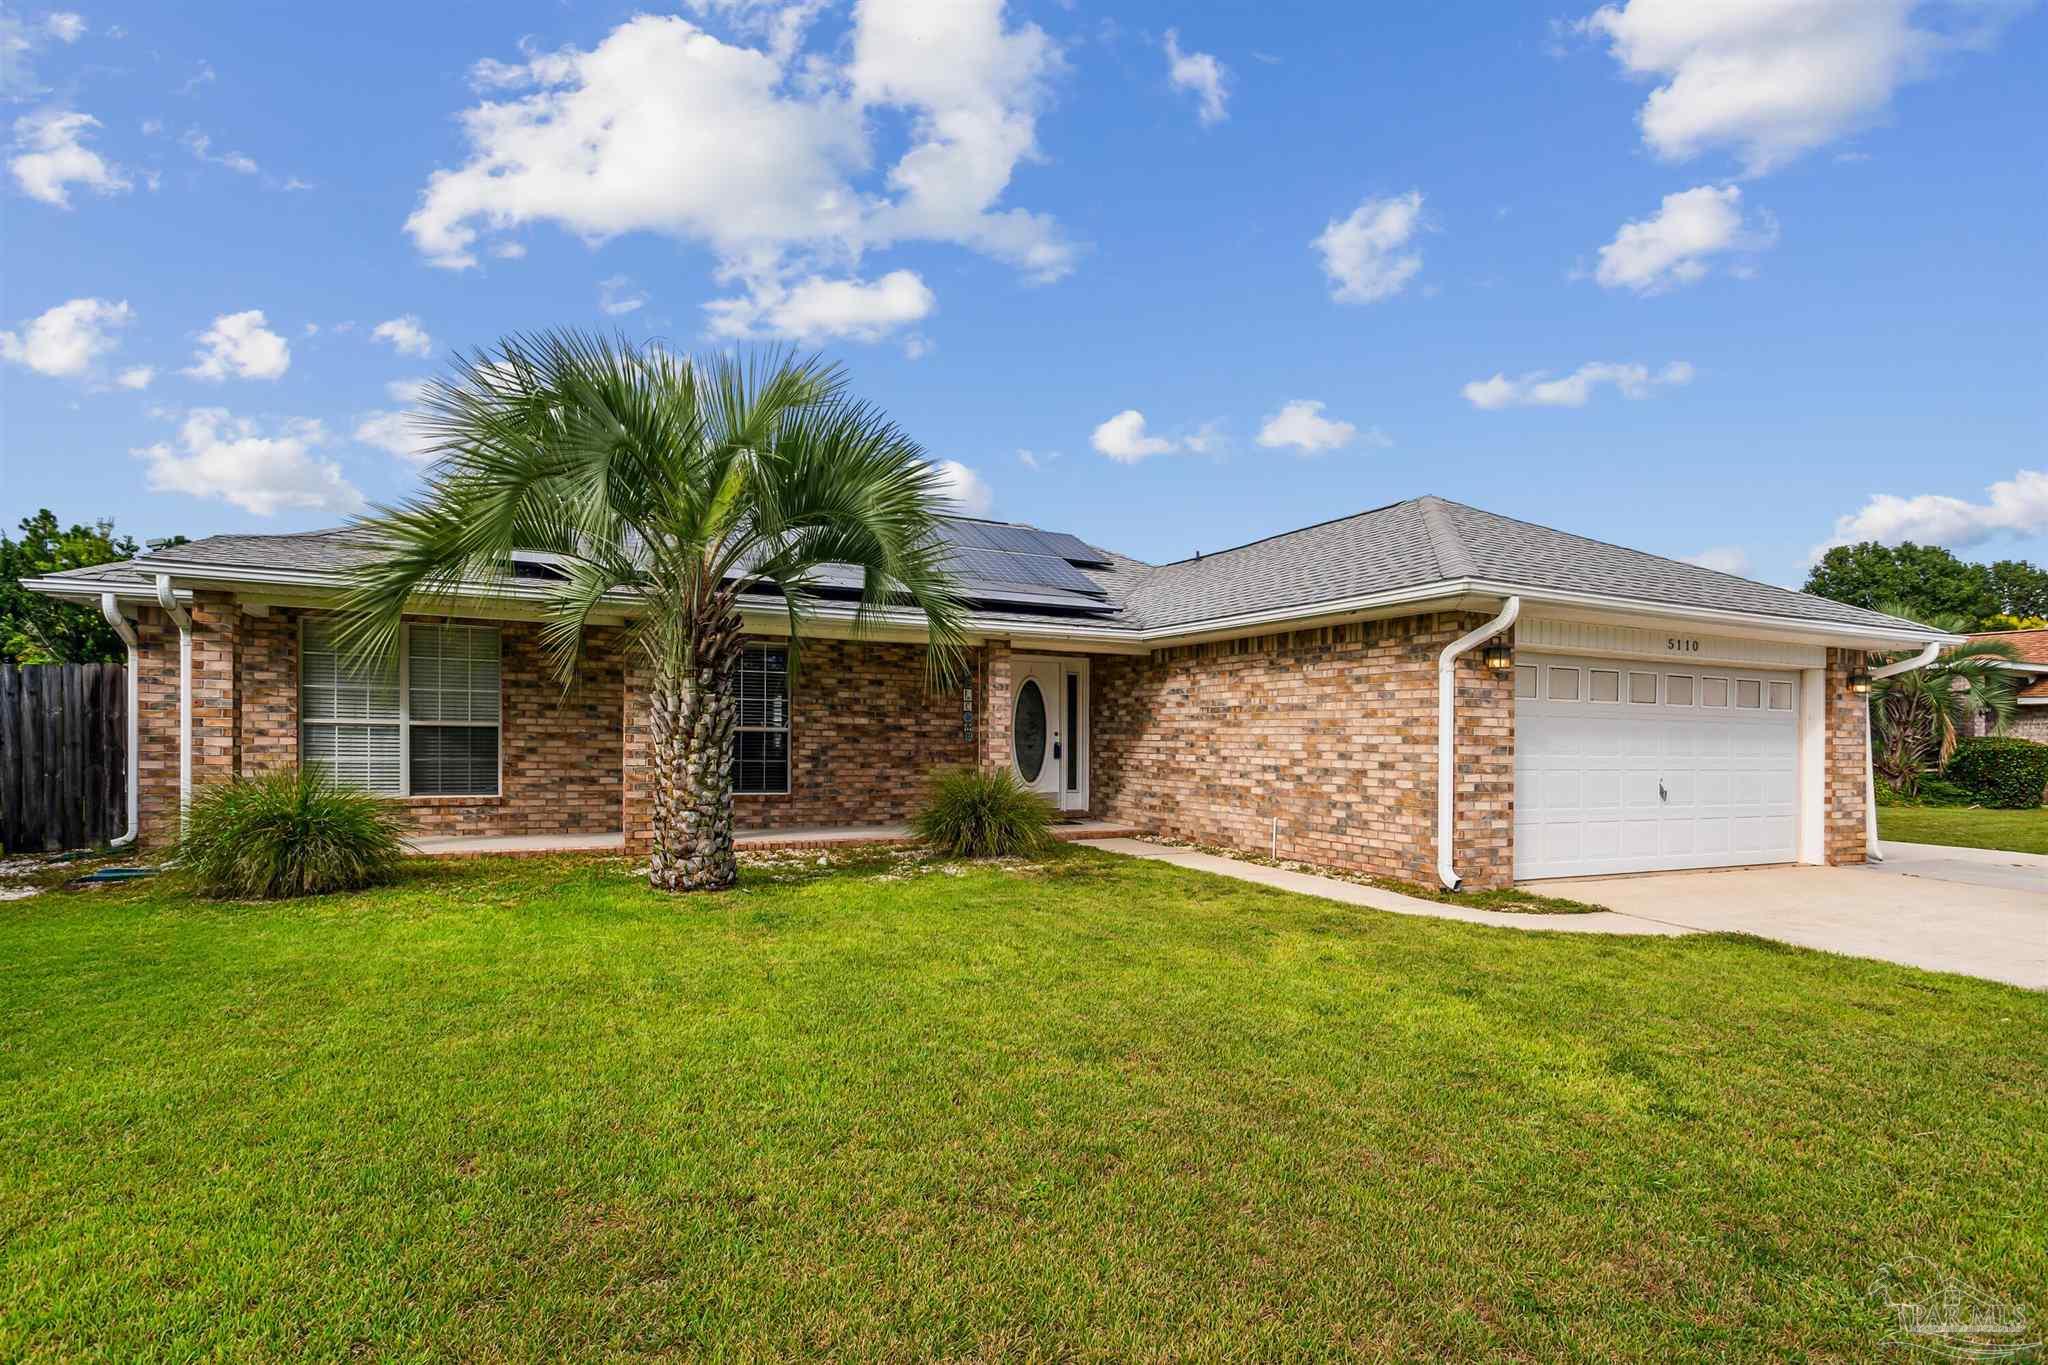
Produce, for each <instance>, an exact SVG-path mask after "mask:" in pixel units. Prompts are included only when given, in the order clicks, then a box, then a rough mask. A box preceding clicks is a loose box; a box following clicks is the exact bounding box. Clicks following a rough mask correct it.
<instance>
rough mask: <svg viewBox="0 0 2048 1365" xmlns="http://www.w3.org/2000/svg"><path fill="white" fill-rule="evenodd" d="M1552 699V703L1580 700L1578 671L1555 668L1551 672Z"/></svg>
mask: <svg viewBox="0 0 2048 1365" xmlns="http://www.w3.org/2000/svg"><path fill="white" fill-rule="evenodd" d="M1550 699H1551V700H1552V701H1577V700H1578V699H1579V670H1578V669H1576V668H1553V669H1551V670H1550Z"/></svg>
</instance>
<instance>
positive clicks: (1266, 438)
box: [1253, 398, 1392, 455]
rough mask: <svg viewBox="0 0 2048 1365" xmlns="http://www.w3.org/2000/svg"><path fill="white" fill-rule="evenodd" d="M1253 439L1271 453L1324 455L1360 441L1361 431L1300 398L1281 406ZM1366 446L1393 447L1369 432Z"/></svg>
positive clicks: (1379, 433) (1385, 439)
mask: <svg viewBox="0 0 2048 1365" xmlns="http://www.w3.org/2000/svg"><path fill="white" fill-rule="evenodd" d="M1253 439H1255V440H1256V441H1258V443H1259V444H1260V445H1262V446H1264V447H1265V448H1266V449H1268V450H1284V449H1287V448H1289V447H1292V448H1293V449H1294V450H1295V451H1296V452H1298V453H1300V454H1303V455H1321V454H1324V453H1325V452H1327V451H1332V450H1342V449H1343V448H1344V447H1345V446H1348V445H1350V444H1351V443H1352V442H1353V441H1355V440H1357V439H1358V428H1357V427H1356V426H1355V425H1353V424H1352V423H1350V422H1340V421H1338V420H1337V419H1336V418H1334V417H1325V416H1323V405H1322V404H1321V403H1319V402H1317V401H1316V400H1314V399H1310V398H1297V399H1294V400H1293V401H1292V402H1288V403H1283V404H1281V405H1280V411H1278V412H1276V413H1274V414H1272V415H1271V416H1270V417H1268V418H1267V419H1266V423H1265V425H1264V426H1262V427H1260V428H1259V434H1258V435H1257V436H1256V437H1255V438H1253ZM1366 442H1367V444H1369V445H1378V446H1385V445H1391V444H1392V442H1390V441H1389V440H1388V439H1387V437H1386V434H1385V433H1384V432H1380V431H1370V432H1367V433H1366Z"/></svg>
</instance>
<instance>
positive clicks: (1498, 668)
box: [1486, 640, 1515, 673]
mask: <svg viewBox="0 0 2048 1365" xmlns="http://www.w3.org/2000/svg"><path fill="white" fill-rule="evenodd" d="M1486 666H1487V667H1488V668H1490V669H1492V670H1493V671H1494V672H1496V673H1505V672H1507V671H1508V670H1509V669H1511V668H1513V667H1514V666H1515V651H1514V650H1513V649H1511V648H1510V647H1509V646H1508V645H1506V644H1505V643H1503V642H1502V641H1500V640H1495V641H1494V642H1493V643H1492V644H1490V645H1488V646H1487V647H1486Z"/></svg>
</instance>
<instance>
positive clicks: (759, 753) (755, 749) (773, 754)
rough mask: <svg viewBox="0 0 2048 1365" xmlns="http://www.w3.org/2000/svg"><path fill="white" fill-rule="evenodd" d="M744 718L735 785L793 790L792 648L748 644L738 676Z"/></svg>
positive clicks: (751, 790) (755, 791) (749, 790)
mask: <svg viewBox="0 0 2048 1365" xmlns="http://www.w3.org/2000/svg"><path fill="white" fill-rule="evenodd" d="M733 694H734V696H735V698H736V699H737V700H738V703H739V724H738V726H737V727H736V728H735V731H734V733H733V738H732V789H733V791H735V792H736V793H738V794H739V795H742V796H781V795H783V794H784V793H786V792H788V790H789V651H788V650H787V649H785V648H784V647H782V646H781V645H748V646H747V647H746V648H745V649H743V650H742V651H740V666H739V671H738V672H737V673H736V674H735V675H734V677H733Z"/></svg>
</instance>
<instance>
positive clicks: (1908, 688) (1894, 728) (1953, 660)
mask: <svg viewBox="0 0 2048 1365" xmlns="http://www.w3.org/2000/svg"><path fill="white" fill-rule="evenodd" d="M1882 610H1883V611H1884V612H1885V613H1886V614H1887V615H1891V616H1899V617H1903V618H1905V619H1906V620H1909V621H1911V620H1917V621H1919V622H1920V623H1921V624H1922V625H1926V626H1931V627H1933V628H1934V629H1936V630H1943V631H1948V632H1950V633H1951V634H1956V635H1962V634H1966V633H1968V631H1969V630H1970V629H1971V628H1972V622H1971V621H1970V620H1969V619H1968V618H1966V617H1961V616H1948V615H1940V614H1936V615H1933V616H1931V617H1930V616H1929V615H1928V614H1927V613H1925V612H1917V611H1914V610H1912V609H1911V608H1908V607H1904V606H1900V605H1897V604H1894V605H1891V606H1887V607H1885V608H1882ZM1892 657H1896V658H1904V657H1906V656H1905V655H1897V656H1892ZM2018 657H2019V655H2018V654H2017V652H2016V651H2014V649H2013V648H2012V646H2011V645H2008V644H2003V643H2000V642H1998V641H1995V640H1974V641H1971V642H1970V643H1968V644H1963V645H1957V646H1955V647H1954V648H1952V649H1948V650H1945V651H1944V652H1943V653H1942V655H1941V657H1940V658H1939V659H1937V660H1935V661H1934V662H1933V663H1931V664H1929V665H1928V666H1927V667H1925V668H1916V669H1910V670H1908V671H1907V672H1904V673H1895V674H1893V675H1892V676H1891V677H1889V678H1879V679H1877V680H1876V681H1875V682H1873V683H1872V684H1871V688H1870V734H1871V749H1872V758H1871V761H1872V763H1873V764H1874V765H1875V767H1876V769H1877V771H1878V774H1879V775H1880V776H1882V777H1883V778H1884V779H1885V780H1886V781H1887V782H1889V783H1891V784H1892V786H1894V787H1896V788H1897V789H1898V790H1899V791H1900V792H1901V793H1903V794H1905V795H1907V796H1912V795H1913V794H1914V793H1915V792H1916V791H1917V789H1918V788H1919V785H1920V779H1921V778H1922V776H1923V775H1924V774H1925V773H1926V771H1927V770H1928V769H1929V768H1930V767H1931V768H1933V769H1934V770H1935V771H1937V772H1939V771H1941V770H1942V769H1945V768H1946V767H1947V766H1948V761H1949V758H1950V757H1951V756H1952V755H1953V754H1954V753H1955V751H1956V743H1957V741H1958V740H1960V739H1961V738H1962V737H1963V735H1964V734H1965V733H1967V731H1968V728H1969V723H1970V719H1971V717H1973V716H1975V715H1977V714H1978V713H1979V712H1987V711H1988V712H1989V713H1990V714H1991V717H1992V720H1993V723H1994V725H1995V727H1996V728H1997V729H1999V730H2003V729H2005V727H2006V726H2007V725H2008V724H2010V723H2011V722H2012V718H2013V716H2014V714H2015V713H2016V711H2017V710H2018V703H2017V702H2016V701H2015V700H2014V696H2015V693H2016V691H2017V689H2016V688H2015V686H2014V680H2015V679H2016V678H2017V677H2018V675H2017V674H2014V673H2012V672H2010V671H2009V670H2006V669H2003V668H2000V667H1999V664H2000V663H2003V662H2007V661H2010V660H2013V659H2016V658H2018ZM1871 662H1872V663H1873V664H1883V663H1887V662H1890V658H1886V657H1877V656H1873V658H1872V660H1871Z"/></svg>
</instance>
